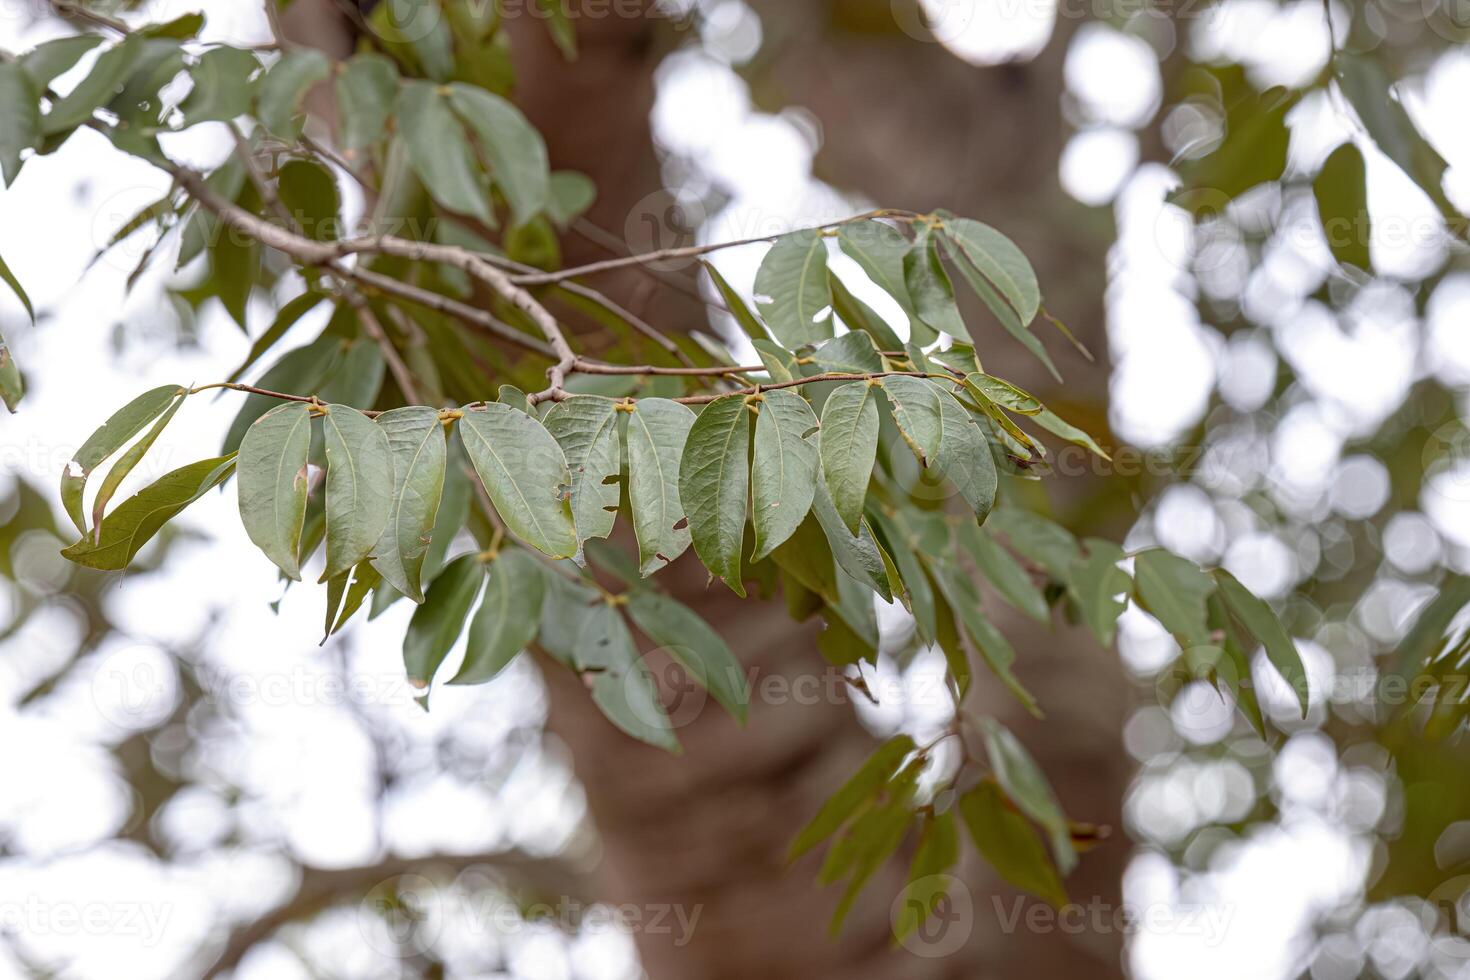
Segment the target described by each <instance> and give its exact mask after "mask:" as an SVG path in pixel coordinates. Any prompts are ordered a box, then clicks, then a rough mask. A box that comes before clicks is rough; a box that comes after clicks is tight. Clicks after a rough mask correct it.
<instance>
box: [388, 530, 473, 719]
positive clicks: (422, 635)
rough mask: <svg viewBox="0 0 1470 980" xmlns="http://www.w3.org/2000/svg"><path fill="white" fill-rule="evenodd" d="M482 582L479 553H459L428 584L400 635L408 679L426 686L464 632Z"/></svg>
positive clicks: (417, 685) (416, 685)
mask: <svg viewBox="0 0 1470 980" xmlns="http://www.w3.org/2000/svg"><path fill="white" fill-rule="evenodd" d="M484 583H485V572H484V568H483V566H482V565H481V563H480V556H479V555H460V556H459V557H458V558H456V559H454V561H452V562H450V563H449V564H448V566H446V567H445V569H444V571H442V572H440V573H439V577H438V578H436V579H434V581H433V582H432V583H431V584H430V585H429V590H428V593H427V594H426V595H425V597H424V604H423V605H421V606H419V607H418V608H417V609H415V610H414V611H413V618H412V619H410V620H409V621H408V632H407V633H405V634H404V637H403V667H404V669H405V670H406V671H407V672H408V682H409V683H410V684H412V685H413V686H414V687H416V688H418V689H419V690H423V689H424V688H427V687H428V686H429V684H430V683H432V682H433V680H434V673H435V672H436V671H437V670H438V669H439V665H440V664H442V663H443V662H444V658H445V657H447V656H449V651H450V649H452V648H453V647H454V641H455V640H457V639H459V634H460V633H462V632H463V631H464V623H465V619H466V618H467V617H468V616H469V614H470V608H471V607H473V606H474V604H475V597H476V596H478V595H479V594H480V586H482V585H483V584H484Z"/></svg>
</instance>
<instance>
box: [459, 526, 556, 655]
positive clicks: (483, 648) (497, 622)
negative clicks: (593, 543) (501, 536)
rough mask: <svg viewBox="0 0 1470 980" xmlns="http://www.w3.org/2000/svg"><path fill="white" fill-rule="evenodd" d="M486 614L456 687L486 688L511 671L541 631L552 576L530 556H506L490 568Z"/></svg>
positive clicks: (482, 611)
mask: <svg viewBox="0 0 1470 980" xmlns="http://www.w3.org/2000/svg"><path fill="white" fill-rule="evenodd" d="M488 575H489V580H488V582H487V584H486V586H485V596H484V598H482V599H481V600H480V608H479V609H477V610H475V618H474V619H472V620H471V621H470V639H469V645H468V646H467V647H465V653H464V664H463V665H462V666H461V667H460V668H459V673H457V674H455V675H454V677H453V678H452V679H451V680H450V681H449V683H451V684H484V683H485V682H486V681H489V680H492V679H493V678H494V677H495V676H496V675H497V674H499V673H500V672H501V671H502V670H504V669H505V666H506V664H508V663H510V662H511V660H512V659H514V658H515V656H516V654H518V653H520V652H521V651H522V650H524V649H525V648H526V647H528V646H530V645H531V641H532V640H534V639H535V638H536V633H537V632H538V630H539V629H540V627H541V610H542V606H543V604H544V603H545V599H546V576H545V575H544V574H543V573H542V571H541V568H540V566H538V565H537V564H536V560H535V559H534V558H532V557H531V556H530V555H529V554H527V553H526V552H524V551H520V550H517V549H512V550H509V551H502V552H501V553H500V554H499V555H497V556H496V558H495V560H494V561H492V562H491V563H490V565H489V567H488Z"/></svg>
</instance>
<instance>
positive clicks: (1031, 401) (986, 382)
mask: <svg viewBox="0 0 1470 980" xmlns="http://www.w3.org/2000/svg"><path fill="white" fill-rule="evenodd" d="M965 386H966V387H968V388H971V389H972V390H973V391H975V392H976V393H977V394H980V395H983V396H984V397H985V398H987V399H989V400H990V401H993V402H995V403H996V404H997V405H999V406H1000V407H1001V408H1004V409H1006V410H1007V411H1010V412H1015V413H1016V414H1017V415H1027V416H1031V415H1039V414H1040V413H1041V411H1042V409H1043V408H1045V406H1044V405H1042V404H1041V402H1040V400H1038V399H1037V397H1036V396H1035V395H1033V394H1031V393H1029V392H1026V391H1022V390H1021V389H1020V388H1017V387H1016V386H1015V385H1013V384H1011V383H1010V382H1009V381H1003V380H1002V379H1000V378H994V377H991V376H990V375H988V374H981V373H979V372H975V371H972V372H970V373H969V374H967V375H965Z"/></svg>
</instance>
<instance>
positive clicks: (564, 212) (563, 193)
mask: <svg viewBox="0 0 1470 980" xmlns="http://www.w3.org/2000/svg"><path fill="white" fill-rule="evenodd" d="M596 200H597V185H596V184H594V183H593V182H592V178H590V177H588V176H587V175H586V174H583V173H578V172H577V171H575V170H557V171H555V172H553V173H552V175H551V180H550V182H549V183H548V184H547V194H546V214H547V216H548V217H550V218H551V220H552V221H554V222H555V223H556V226H557V227H558V228H563V229H564V228H566V227H567V226H568V225H570V224H571V223H572V222H573V221H575V220H576V219H577V218H579V217H581V216H582V215H583V214H585V213H586V211H587V209H588V208H590V207H592V203H593V202H594V201H596Z"/></svg>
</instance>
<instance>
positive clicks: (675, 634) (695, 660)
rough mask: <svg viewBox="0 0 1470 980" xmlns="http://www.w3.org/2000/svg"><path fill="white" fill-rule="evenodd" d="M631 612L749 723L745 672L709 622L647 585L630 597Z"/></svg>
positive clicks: (732, 711)
mask: <svg viewBox="0 0 1470 980" xmlns="http://www.w3.org/2000/svg"><path fill="white" fill-rule="evenodd" d="M628 615H629V616H631V617H632V618H633V622H634V624H636V625H637V627H638V628H639V629H640V630H642V631H643V632H644V634H645V635H646V636H647V637H648V638H649V639H650V640H652V641H653V642H654V643H657V644H658V645H659V646H660V647H662V648H663V649H664V651H665V652H667V653H668V654H669V656H671V657H673V658H674V659H675V660H677V661H678V662H679V663H681V664H683V665H684V667H685V669H687V670H688V671H689V673H690V674H692V675H693V676H694V679H695V681H696V682H698V684H699V686H700V687H702V688H704V689H705V690H706V691H708V692H709V693H710V694H712V695H713V696H714V699H715V700H716V701H718V702H719V703H720V704H721V705H723V706H724V708H725V710H726V711H728V712H730V714H732V715H734V716H735V717H736V718H737V719H739V721H740V723H741V724H742V725H743V724H745V716H746V710H747V707H748V705H749V703H750V690H749V688H748V686H747V684H746V681H745V672H744V671H743V670H742V669H741V667H740V661H738V660H736V659H735V654H733V653H732V652H730V647H729V646H728V645H726V643H725V641H724V640H723V639H722V638H721V637H720V634H718V633H716V632H715V631H714V629H713V628H711V627H710V625H709V623H706V622H705V621H704V620H703V619H701V618H700V617H699V615H698V614H697V613H695V612H694V610H692V609H690V608H689V607H688V606H686V605H684V604H683V603H682V602H679V601H678V600H676V599H671V598H669V597H668V596H665V595H660V594H659V593H657V592H651V591H649V590H647V589H639V590H637V591H635V592H633V593H632V594H631V595H630V596H629V597H628Z"/></svg>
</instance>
